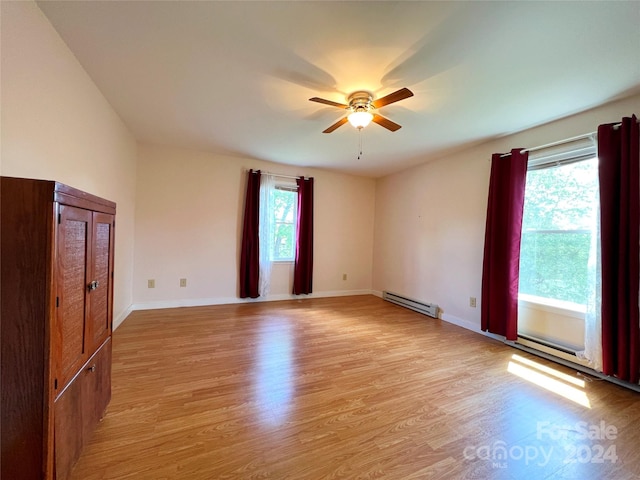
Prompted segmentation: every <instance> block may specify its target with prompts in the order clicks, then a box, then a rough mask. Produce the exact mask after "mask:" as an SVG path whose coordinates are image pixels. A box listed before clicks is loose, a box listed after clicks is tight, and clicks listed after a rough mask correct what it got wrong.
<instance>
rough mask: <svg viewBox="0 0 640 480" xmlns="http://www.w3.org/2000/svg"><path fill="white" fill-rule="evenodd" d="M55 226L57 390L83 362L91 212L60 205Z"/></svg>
mask: <svg viewBox="0 0 640 480" xmlns="http://www.w3.org/2000/svg"><path fill="white" fill-rule="evenodd" d="M59 213H60V224H59V225H58V299H59V305H58V309H57V315H56V326H57V329H56V330H57V334H58V341H57V349H56V350H57V357H58V358H57V365H58V380H59V385H58V387H59V388H61V387H62V386H63V385H64V384H65V383H66V382H67V381H68V380H69V378H70V376H71V375H73V374H75V372H77V371H78V368H80V366H81V365H82V363H84V361H86V348H85V334H86V331H85V316H86V304H85V292H86V291H87V258H88V255H89V240H90V235H91V230H90V228H91V212H89V211H87V210H83V209H80V208H75V207H69V206H65V205H61V206H60V212H59Z"/></svg>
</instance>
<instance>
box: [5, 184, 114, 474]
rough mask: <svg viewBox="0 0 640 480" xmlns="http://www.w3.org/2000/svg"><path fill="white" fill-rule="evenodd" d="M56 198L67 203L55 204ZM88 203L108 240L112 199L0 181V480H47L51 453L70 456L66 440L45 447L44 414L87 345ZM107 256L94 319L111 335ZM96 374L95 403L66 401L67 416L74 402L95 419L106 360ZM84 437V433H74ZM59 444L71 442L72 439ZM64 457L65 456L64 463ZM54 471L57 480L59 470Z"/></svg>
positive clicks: (51, 425) (104, 390)
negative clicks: (102, 311)
mask: <svg viewBox="0 0 640 480" xmlns="http://www.w3.org/2000/svg"><path fill="white" fill-rule="evenodd" d="M57 201H61V202H63V203H64V202H65V201H66V202H68V203H67V204H65V205H61V204H59V203H56V202H57ZM93 207H95V211H97V212H100V213H93V214H95V215H97V216H98V217H99V216H101V215H104V218H106V219H107V222H108V223H110V225H111V233H110V240H109V243H108V245H110V246H113V225H114V219H113V215H114V213H115V208H116V206H115V203H113V202H110V201H108V200H104V199H101V198H98V197H95V196H93V195H91V194H88V193H85V192H81V191H79V190H76V189H73V188H71V187H68V186H66V185H62V184H60V183H57V182H53V181H47V180H35V179H23V178H11V177H1V178H0V230H1V235H0V242H1V247H2V248H1V250H0V257H1V258H0V268H1V276H0V283H1V288H0V311H1V317H0V331H1V335H0V347H1V348H0V360H1V362H0V364H1V372H0V387H1V389H0V390H1V399H0V400H1V401H0V434H1V442H0V443H1V446H2V455H1V458H0V468H1V470H0V477H1V478H3V479H4V478H7V479H11V480H23V479H24V480H41V479H47V480H50V479H52V478H54V477H56V472H55V464H54V463H55V462H54V456H56V454H58V455H59V456H61V457H64V456H66V457H67V458H71V459H72V458H73V457H74V455H75V456H77V453H74V452H69V454H68V455H67V452H66V450H65V448H67V446H66V444H65V443H66V442H63V441H60V442H58V443H57V444H56V445H54V430H55V426H56V424H57V425H58V426H59V425H60V423H59V422H56V419H55V418H54V417H55V413H54V410H55V408H54V398H55V396H56V395H57V393H58V392H59V391H60V390H61V389H62V388H63V384H64V383H65V382H66V380H68V379H70V378H72V377H74V376H76V373H78V369H79V368H81V367H82V365H83V363H84V362H86V361H87V360H88V358H89V356H90V355H91V354H92V353H93V351H94V350H86V349H85V348H84V347H85V344H84V338H85V337H86V336H87V329H85V327H84V318H85V314H86V309H85V306H86V303H85V292H86V283H85V282H86V274H85V271H86V268H87V265H86V264H85V260H86V258H87V253H88V252H90V251H91V245H90V242H89V243H88V239H90V238H92V230H91V229H90V228H88V227H89V226H90V225H91V219H92V215H93V214H92V212H91V211H90V210H91V209H93ZM59 220H60V224H59V223H58V221H59ZM111 252H112V251H111ZM108 257H109V258H108V259H107V263H109V266H108V272H107V274H106V275H104V276H105V277H106V278H108V282H106V287H105V295H104V297H105V298H106V299H107V301H108V305H106V307H105V308H106V311H107V312H108V316H109V318H104V315H103V316H102V318H101V320H100V324H101V325H102V326H103V330H105V328H106V330H105V334H104V335H103V336H104V339H106V338H108V337H109V335H110V333H111V317H110V315H111V302H112V298H113V287H112V282H111V278H112V275H113V255H109V256H108ZM103 263H104V262H103ZM65 271H66V273H67V275H65ZM76 301H77V304H74V305H71V302H76ZM103 303H104V302H103ZM58 305H59V306H58ZM105 326H106V327H105ZM89 330H90V329H89ZM89 333H91V332H90V331H89ZM71 337H74V338H71ZM61 339H63V340H64V342H62V341H60V340H61ZM104 339H103V340H104ZM99 345H100V344H97V345H95V346H96V347H97V346H99ZM109 345H110V343H109ZM63 352H64V353H63ZM109 352H110V350H109ZM106 355H107V354H105V357H104V358H107V357H106ZM63 356H64V360H65V361H68V362H75V364H76V367H77V368H75V369H74V368H70V369H65V368H64V367H65V365H63V364H62V362H61V361H60V360H61V357H63ZM108 358H109V359H110V354H109V355H108ZM104 361H106V360H104ZM101 365H102V363H101ZM96 371H97V372H98V374H97V375H96V376H95V377H94V379H93V382H92V383H90V384H89V385H88V386H86V388H84V390H85V391H89V392H91V395H90V397H91V398H90V399H89V400H91V399H96V403H95V404H91V405H89V404H87V403H86V402H85V401H84V400H83V401H80V402H76V403H74V402H69V405H71V407H70V408H69V409H68V411H67V412H66V414H67V415H68V416H69V417H71V418H76V417H82V416H83V415H82V413H81V412H79V409H81V410H86V409H89V414H87V415H85V416H88V418H90V419H91V422H92V425H95V423H97V420H98V418H99V416H100V415H98V414H96V413H95V411H97V410H100V412H102V411H104V408H105V405H106V403H108V401H109V397H110V391H109V388H110V379H109V374H110V365H105V366H102V367H101V368H99V369H97V370H96ZM60 372H65V373H64V375H61V374H60ZM85 397H86V396H85ZM72 423H73V422H72ZM80 427H82V429H84V431H89V430H90V427H91V425H88V424H87V423H81V424H78V425H77V426H76V427H75V428H80ZM62 435H64V432H62ZM88 436H89V435H88V433H85V434H84V436H83V437H82V438H83V439H84V438H88ZM69 443H70V444H71V446H70V447H69V448H71V449H73V439H71V440H70V442H69ZM54 451H55V452H54ZM70 464H71V461H70V462H69V467H70ZM57 478H58V479H59V480H61V479H62V478H63V475H62V472H61V471H60V472H59V474H58V475H57Z"/></svg>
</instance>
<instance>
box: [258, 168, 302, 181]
mask: <svg viewBox="0 0 640 480" xmlns="http://www.w3.org/2000/svg"><path fill="white" fill-rule="evenodd" d="M245 171H246V172H249V170H245ZM253 173H258V171H257V170H254V171H253ZM260 173H264V174H265V175H273V176H274V177H279V178H291V179H293V180H298V179H299V178H300V177H294V176H293V175H281V174H279V173H271V172H267V171H265V170H260ZM300 176H301V177H303V178H306V179H309V178H313V177H305V176H304V175H300Z"/></svg>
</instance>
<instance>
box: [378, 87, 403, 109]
mask: <svg viewBox="0 0 640 480" xmlns="http://www.w3.org/2000/svg"><path fill="white" fill-rule="evenodd" d="M409 97H413V92H412V91H411V90H409V89H408V88H401V89H400V90H397V91H395V92H393V93H390V94H389V95H387V96H385V97H382V98H379V99H378V100H374V101H373V102H371V105H372V106H373V107H375V108H380V107H384V106H385V105H389V104H390V103H395V102H399V101H400V100H404V99H405V98H409Z"/></svg>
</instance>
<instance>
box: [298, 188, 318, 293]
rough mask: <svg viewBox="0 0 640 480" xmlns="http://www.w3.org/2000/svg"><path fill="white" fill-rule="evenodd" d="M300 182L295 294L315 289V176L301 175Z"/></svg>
mask: <svg viewBox="0 0 640 480" xmlns="http://www.w3.org/2000/svg"><path fill="white" fill-rule="evenodd" d="M296 183H297V184H298V219H297V228H296V235H297V239H296V257H295V264H294V267H293V294H294V295H300V294H309V293H311V292H312V291H313V288H312V283H313V178H308V179H305V178H304V177H300V178H298V179H297V180H296Z"/></svg>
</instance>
